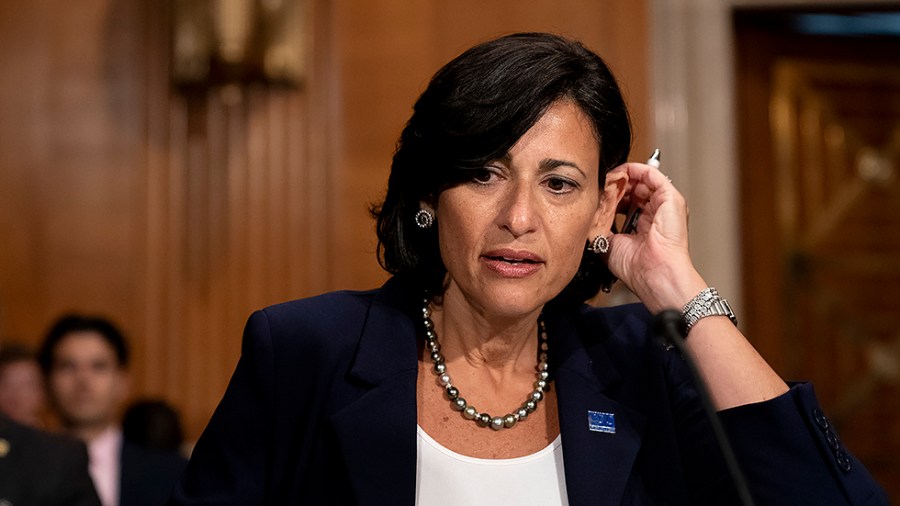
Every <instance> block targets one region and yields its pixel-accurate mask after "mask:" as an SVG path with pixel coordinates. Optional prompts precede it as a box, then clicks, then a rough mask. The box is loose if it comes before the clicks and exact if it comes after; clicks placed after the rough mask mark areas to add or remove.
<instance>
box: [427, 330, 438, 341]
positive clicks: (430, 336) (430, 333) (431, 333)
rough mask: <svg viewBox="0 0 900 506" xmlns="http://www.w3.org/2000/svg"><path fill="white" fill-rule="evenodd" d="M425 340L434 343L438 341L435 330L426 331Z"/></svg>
mask: <svg viewBox="0 0 900 506" xmlns="http://www.w3.org/2000/svg"><path fill="white" fill-rule="evenodd" d="M425 339H428V340H429V341H433V340H435V339H437V334H435V333H434V331H433V330H431V329H428V330H426V331H425Z"/></svg>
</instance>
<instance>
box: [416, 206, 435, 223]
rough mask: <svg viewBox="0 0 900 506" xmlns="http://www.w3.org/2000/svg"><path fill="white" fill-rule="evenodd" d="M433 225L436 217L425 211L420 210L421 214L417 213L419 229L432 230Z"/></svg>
mask: <svg viewBox="0 0 900 506" xmlns="http://www.w3.org/2000/svg"><path fill="white" fill-rule="evenodd" d="M432 223H434V215H432V214H431V213H430V212H428V211H427V210H425V209H419V212H417V213H416V225H418V226H419V228H431V225H432Z"/></svg>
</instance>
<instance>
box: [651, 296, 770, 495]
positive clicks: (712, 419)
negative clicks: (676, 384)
mask: <svg viewBox="0 0 900 506" xmlns="http://www.w3.org/2000/svg"><path fill="white" fill-rule="evenodd" d="M653 328H654V330H655V331H656V333H657V335H659V336H660V337H662V338H663V339H664V340H665V341H666V342H668V343H671V344H672V345H673V346H675V348H676V349H677V350H678V353H680V354H681V356H682V357H683V358H684V362H685V364H687V368H688V371H689V372H690V374H691V376H692V377H693V379H694V384H695V385H696V387H697V393H698V395H699V398H700V403H701V404H703V408H704V409H705V410H706V416H707V418H708V419H709V424H710V426H711V427H712V431H713V435H714V436H715V438H716V442H717V443H718V444H719V448H720V449H721V450H722V457H724V459H725V466H726V467H727V468H728V474H729V475H731V479H732V481H734V486H735V489H737V494H738V498H739V499H740V501H741V504H742V505H743V506H754V503H753V497H752V496H751V495H750V488H749V487H748V486H747V479H746V478H745V477H744V473H743V472H741V468H740V467H739V466H738V462H737V459H736V458H735V456H734V451H733V450H732V449H731V443H729V442H728V436H727V435H726V434H725V428H724V427H722V421H721V420H719V414H718V413H717V412H716V409H715V408H714V407H713V404H712V400H711V399H710V396H709V390H708V389H707V388H706V383H705V382H704V381H703V378H702V376H700V371H699V370H698V369H697V364H696V363H695V362H694V359H693V357H692V356H691V354H690V353H689V352H688V350H687V347H686V346H685V344H684V339H685V338H686V337H687V323H686V322H685V321H684V317H683V316H682V315H681V313H680V312H678V311H676V310H674V309H667V310H665V311H662V312H660V313H659V314H657V315H656V316H655V317H654V322H653Z"/></svg>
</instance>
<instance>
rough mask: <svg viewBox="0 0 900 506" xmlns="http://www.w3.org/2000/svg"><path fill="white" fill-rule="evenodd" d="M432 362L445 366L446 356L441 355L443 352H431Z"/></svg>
mask: <svg viewBox="0 0 900 506" xmlns="http://www.w3.org/2000/svg"><path fill="white" fill-rule="evenodd" d="M431 361H432V362H434V363H435V364H443V363H444V356H443V355H441V352H439V351H432V352H431Z"/></svg>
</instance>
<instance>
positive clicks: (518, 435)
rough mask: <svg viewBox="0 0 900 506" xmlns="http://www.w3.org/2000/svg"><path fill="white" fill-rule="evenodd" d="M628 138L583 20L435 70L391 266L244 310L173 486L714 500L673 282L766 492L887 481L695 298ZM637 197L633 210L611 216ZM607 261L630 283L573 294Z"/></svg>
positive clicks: (674, 216) (188, 490)
mask: <svg viewBox="0 0 900 506" xmlns="http://www.w3.org/2000/svg"><path fill="white" fill-rule="evenodd" d="M630 142H631V133H630V126H629V120H628V114H627V111H626V108H625V105H624V102H623V100H622V96H621V94H620V92H619V89H618V87H617V85H616V83H615V80H614V79H613V77H612V75H611V74H610V72H609V70H608V69H607V67H606V65H605V64H604V63H603V61H602V60H601V59H600V58H599V57H598V56H596V55H595V54H593V53H591V52H590V51H588V50H586V49H585V48H584V47H582V46H581V45H580V44H578V43H576V42H572V41H569V40H566V39H563V38H560V37H556V36H553V35H548V34H516V35H511V36H507V37H503V38H500V39H497V40H493V41H489V42H487V43H484V44H481V45H479V46H476V47H474V48H472V49H470V50H468V51H466V52H465V53H463V54H462V55H460V56H459V57H457V58H456V59H454V60H453V61H452V62H450V63H449V64H448V65H447V66H445V67H444V68H443V69H441V70H440V71H439V72H438V73H437V74H436V75H435V76H434V78H433V79H432V81H431V83H430V85H429V86H428V88H427V89H426V90H425V92H424V93H423V94H422V96H421V97H420V98H419V100H418V102H417V103H416V106H415V111H414V113H413V115H412V117H411V119H410V121H409V123H408V124H407V126H406V128H405V129H404V131H403V133H402V135H401V139H400V142H399V144H398V148H397V152H396V154H395V156H394V160H393V164H392V168H391V175H390V179H389V183H388V191H387V195H386V198H385V200H384V202H383V204H382V205H381V206H380V207H378V208H377V209H375V210H374V215H375V216H376V218H377V221H378V226H377V228H378V237H379V242H380V252H381V256H380V259H381V262H382V265H383V266H384V267H385V268H386V269H387V270H388V271H389V272H391V273H392V274H394V277H393V278H392V279H391V280H389V281H388V282H387V283H386V284H385V285H384V286H383V287H381V288H380V289H378V290H374V291H371V292H361V293H358V292H338V293H332V294H327V295H323V296H320V297H316V298H312V299H306V300H301V301H295V302H289V303H286V304H282V305H278V306H274V307H271V308H267V309H265V310H263V311H260V312H257V313H255V314H254V315H253V316H252V317H251V318H250V321H249V322H248V325H247V328H246V331H245V339H244V347H243V353H242V357H241V360H240V362H239V363H238V366H237V370H236V371H235V374H234V377H233V379H232V381H231V384H230V385H229V387H228V391H227V392H226V394H225V397H224V398H223V400H222V402H221V404H220V406H219V407H218V409H217V410H216V413H215V414H214V415H213V418H212V420H211V421H210V424H209V426H208V427H207V429H206V431H205V432H204V434H203V436H202V437H201V438H200V440H199V442H198V444H197V446H196V449H195V453H194V456H193V459H192V461H191V463H190V465H189V468H188V471H187V474H186V476H185V479H184V482H183V483H182V484H181V485H180V487H179V488H178V489H177V490H176V493H175V497H174V500H173V502H174V503H176V504H195V503H196V504H201V503H215V504H261V503H266V504H320V503H329V504H330V503H337V504H354V503H360V504H413V503H419V504H469V503H471V502H472V501H473V500H488V501H493V502H494V503H498V502H499V503H501V504H507V503H511V504H513V503H524V504H622V503H625V504H656V503H665V504H696V503H701V504H703V503H706V504H729V503H732V502H734V501H735V499H734V498H735V492H734V486H733V485H732V483H731V481H730V479H729V478H728V475H727V473H726V471H725V470H724V466H723V465H722V457H721V455H720V453H719V450H718V448H717V446H716V445H715V442H714V441H713V440H712V436H711V435H710V429H709V424H708V422H707V421H706V418H705V416H704V414H703V410H702V407H701V406H700V404H699V403H698V401H697V397H696V393H695V391H694V389H693V387H692V386H691V382H690V381H689V379H688V378H687V377H686V373H685V371H684V366H683V364H682V361H681V359H680V357H679V356H678V354H677V353H673V352H670V351H667V350H666V349H665V348H664V347H663V346H661V345H660V344H658V342H657V340H656V339H654V338H653V336H652V335H651V333H650V332H649V331H648V329H647V327H648V324H647V322H648V319H649V314H650V313H655V312H658V311H660V310H663V309H666V308H673V307H674V308H682V307H684V306H686V305H688V306H690V308H693V312H692V313H691V316H692V317H701V318H699V320H697V321H696V323H695V324H694V325H693V326H692V328H691V330H690V334H689V338H688V341H687V342H688V346H689V347H690V349H691V351H692V352H693V354H694V355H696V359H697V360H698V362H699V364H700V368H701V371H702V374H703V376H704V377H705V379H706V380H707V381H708V382H709V383H710V388H711V394H712V397H713V400H714V403H715V406H716V408H717V409H718V410H720V411H721V412H722V417H723V419H724V422H725V424H726V429H727V430H728V432H729V435H730V436H731V437H732V440H733V444H734V447H735V451H736V453H737V455H738V458H739V460H740V461H741V463H742V465H743V466H744V468H745V469H744V470H745V472H746V474H747V475H748V481H749V483H750V485H751V487H752V490H753V493H754V494H755V496H756V499H757V501H758V502H759V503H760V504H777V503H784V504H804V503H806V504H839V503H841V502H847V501H854V502H860V503H861V502H864V501H867V500H868V501H870V502H872V503H878V502H879V501H881V502H884V501H885V500H884V499H883V495H882V492H881V491H880V489H879V488H878V486H877V485H876V484H875V483H874V482H873V481H872V479H871V477H870V476H869V475H868V473H867V472H866V471H865V470H864V469H863V468H862V466H861V465H860V464H859V463H858V462H857V461H856V460H854V459H853V458H852V457H850V456H849V455H848V454H847V453H846V451H845V450H844V449H843V447H842V446H840V443H839V442H838V441H837V439H836V437H835V436H834V434H833V432H832V431H831V429H830V428H829V427H828V426H827V420H826V419H825V418H824V417H821V416H820V415H819V416H818V417H817V416H816V415H814V414H813V413H816V414H819V413H820V412H819V411H818V407H817V404H816V401H815V397H814V395H813V393H812V391H811V389H810V387H808V386H806V385H800V386H795V387H792V388H789V387H788V386H787V385H786V384H785V383H784V382H783V381H782V380H781V379H780V378H779V377H778V375H777V374H775V372H774V371H773V370H772V369H771V368H770V367H769V366H768V365H767V364H766V363H765V361H764V360H763V359H762V358H760V357H759V355H757V354H756V352H755V351H754V350H753V348H752V347H751V346H750V345H749V343H748V342H747V341H746V340H745V339H744V338H743V336H742V335H741V334H740V333H739V332H738V330H737V329H736V328H735V326H734V325H733V324H732V322H731V321H730V320H729V318H727V317H724V316H719V315H710V314H709V311H705V309H704V308H705V306H704V305H703V304H702V302H703V300H707V301H709V300H713V301H715V300H717V295H715V294H714V293H710V292H709V291H708V290H706V288H707V284H706V282H705V281H704V280H703V279H702V278H701V277H700V275H699V274H698V273H697V271H696V270H695V269H694V267H693V265H692V263H691V259H690V256H689V254H688V244H687V210H686V206H685V202H684V199H683V198H682V197H681V195H680V194H679V193H678V191H677V190H676V189H675V188H674V187H673V186H672V184H671V182H670V181H669V180H668V179H667V178H666V177H665V176H664V175H662V174H661V173H660V172H659V171H658V170H656V169H655V168H653V167H651V166H649V165H644V164H640V163H625V160H626V157H627V155H628V151H629V145H630ZM632 206H641V207H642V208H643V213H642V214H641V215H640V219H639V221H638V225H637V232H636V234H634V235H623V234H614V233H613V232H612V229H613V221H614V217H615V215H616V212H617V210H623V211H624V210H627V209H628V208H630V207H632ZM606 265H608V266H609V270H611V271H612V273H613V274H615V275H616V276H617V277H618V278H619V279H621V280H622V281H623V282H624V283H626V284H627V286H628V287H629V288H630V289H631V290H632V291H633V292H634V293H635V294H637V296H638V297H640V299H641V301H642V302H643V307H642V306H638V305H632V306H627V307H620V308H615V309H596V308H590V307H588V306H585V305H583V302H584V301H585V300H587V299H588V298H590V297H591V296H593V295H594V294H596V293H597V291H598V289H599V287H600V284H601V283H602V282H603V281H604V280H605V279H607V276H608V275H609V271H608V270H607V268H606ZM698 294H700V295H705V296H706V299H703V297H700V298H697V299H696V300H695V296H698ZM701 299H702V300H701ZM692 300H693V301H694V302H691V301H692ZM648 310H649V312H648ZM725 312H726V311H724V310H723V311H719V313H723V314H724V313H725ZM706 316H709V317H706ZM817 419H818V420H819V423H818V424H817V422H816V420H817ZM820 427H821V428H820ZM829 441H831V442H832V444H833V445H834V448H832V447H829V446H828V445H829ZM836 455H840V456H841V459H843V460H841V459H838V460H837V461H836V460H835V456H836ZM844 463H846V466H843V464H844ZM845 467H846V468H847V469H846V470H845V469H844V468H845Z"/></svg>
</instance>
